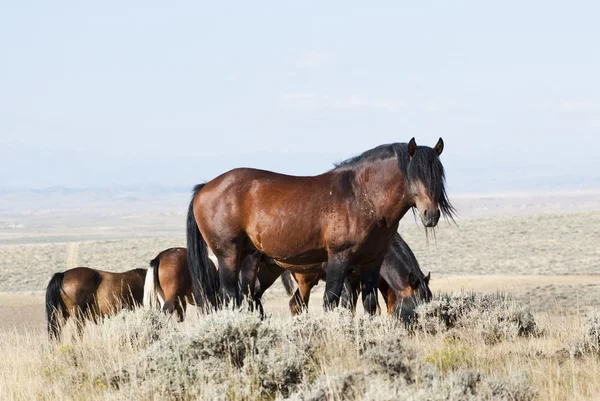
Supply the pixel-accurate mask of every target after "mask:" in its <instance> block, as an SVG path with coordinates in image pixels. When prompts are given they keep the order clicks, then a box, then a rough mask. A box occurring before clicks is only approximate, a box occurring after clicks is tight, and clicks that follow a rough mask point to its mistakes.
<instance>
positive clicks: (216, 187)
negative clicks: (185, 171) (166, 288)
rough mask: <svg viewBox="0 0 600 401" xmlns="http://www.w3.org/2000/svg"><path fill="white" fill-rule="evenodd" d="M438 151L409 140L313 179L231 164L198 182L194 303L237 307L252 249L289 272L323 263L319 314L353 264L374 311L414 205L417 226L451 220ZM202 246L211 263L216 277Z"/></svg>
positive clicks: (192, 218)
mask: <svg viewBox="0 0 600 401" xmlns="http://www.w3.org/2000/svg"><path fill="white" fill-rule="evenodd" d="M443 148H444V143H443V141H442V139H441V138H440V139H439V141H438V143H437V144H436V145H435V147H433V148H430V147H427V146H417V144H416V142H415V140H414V138H412V139H411V140H410V141H409V143H393V144H388V145H381V146H378V147H376V148H374V149H371V150H368V151H366V152H364V153H362V154H361V155H359V156H356V157H354V158H351V159H348V160H346V161H344V162H342V163H340V164H338V165H337V166H336V167H335V168H334V169H333V170H330V171H328V172H326V173H324V174H321V175H318V176H312V177H299V176H289V175H284V174H278V173H274V172H270V171H265V170H256V169H249V168H239V169H234V170H231V171H229V172H226V173H224V174H222V175H220V176H218V177H217V178H215V179H213V180H211V181H209V182H208V183H206V184H201V185H197V186H196V187H195V188H194V193H193V196H192V199H191V201H190V206H189V209H188V217H187V242H188V247H187V248H188V265H189V269H190V274H191V277H192V282H193V283H194V297H195V299H196V302H198V303H199V305H200V306H202V307H203V308H204V309H210V308H214V307H218V306H219V304H220V303H223V304H227V303H229V302H230V301H233V302H234V304H236V305H239V304H240V302H241V297H242V294H243V293H249V292H251V291H250V289H253V288H254V285H255V281H254V278H255V277H256V270H257V267H255V269H254V271H251V272H250V273H249V274H250V275H249V277H250V280H249V281H248V284H247V288H242V291H240V290H239V286H238V278H239V271H240V264H241V261H242V260H244V258H245V256H246V255H247V254H248V252H252V251H255V250H258V251H259V252H260V253H261V254H264V255H266V256H267V257H269V258H270V259H271V260H273V261H274V262H275V263H276V264H277V265H279V266H280V267H281V268H283V269H291V270H292V271H293V272H295V273H316V272H318V270H316V271H314V270H311V269H308V270H307V269H306V266H314V265H320V264H322V263H324V262H326V263H327V264H326V273H327V278H326V285H325V295H324V299H323V301H324V302H323V303H324V305H323V306H324V309H325V310H330V309H332V308H334V307H337V305H338V303H339V300H340V296H341V293H342V287H343V285H344V281H345V279H346V276H347V274H348V272H349V270H350V267H351V266H357V274H358V275H359V276H360V282H361V285H362V298H363V306H364V308H365V311H366V312H367V313H369V314H374V313H376V310H377V287H378V281H379V270H380V267H381V264H382V263H383V260H384V257H385V255H386V254H387V251H388V249H389V247H390V246H391V243H392V239H393V237H394V234H395V233H396V232H397V230H398V223H399V221H400V219H401V218H402V217H403V216H404V215H405V214H406V212H407V211H408V210H410V209H411V208H412V207H416V208H417V210H418V212H419V214H420V216H421V221H422V222H423V225H424V226H425V227H435V226H436V225H437V223H438V220H439V218H440V212H441V213H442V214H444V215H445V216H447V217H448V216H450V217H451V216H452V213H453V207H452V205H451V204H450V202H449V201H448V199H447V196H446V190H445V187H444V186H445V178H444V168H443V166H442V163H441V162H440V159H439V155H440V154H441V153H442V150H443ZM208 247H209V248H210V249H211V250H212V251H213V252H214V254H215V255H216V257H217V260H218V265H219V270H218V276H219V277H218V279H217V277H216V275H215V274H214V273H213V272H212V270H211V269H210V265H209V263H208ZM319 269H320V267H319ZM196 283H197V285H196ZM219 284H220V285H219Z"/></svg>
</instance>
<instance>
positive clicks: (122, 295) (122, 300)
mask: <svg viewBox="0 0 600 401" xmlns="http://www.w3.org/2000/svg"><path fill="white" fill-rule="evenodd" d="M145 277H146V269H134V270H129V271H126V272H124V273H111V272H105V271H102V270H96V269H90V268H89V267H75V268H73V269H69V270H67V271H65V272H61V273H55V274H54V275H53V276H52V278H51V279H50V282H49V283H48V288H47V289H46V320H47V322H48V335H49V336H50V339H53V338H55V339H58V338H60V332H61V330H62V325H63V321H64V320H66V319H68V318H69V317H73V318H75V319H76V322H77V328H78V331H79V333H80V334H81V332H82V329H83V321H84V319H86V318H87V319H91V320H93V321H95V322H97V321H98V318H99V317H101V316H109V315H112V314H114V313H115V312H118V311H120V310H121V309H124V308H127V309H133V308H134V307H136V306H139V305H141V304H142V299H143V295H144V279H145Z"/></svg>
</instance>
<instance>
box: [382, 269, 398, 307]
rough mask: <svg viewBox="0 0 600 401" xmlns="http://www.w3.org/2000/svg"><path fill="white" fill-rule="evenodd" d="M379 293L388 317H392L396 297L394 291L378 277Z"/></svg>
mask: <svg viewBox="0 0 600 401" xmlns="http://www.w3.org/2000/svg"><path fill="white" fill-rule="evenodd" d="M379 292H381V296H382V297H383V302H384V303H385V304H386V306H387V313H388V315H392V314H393V313H394V304H395V303H396V295H395V294H394V290H392V288H390V286H389V284H388V283H387V281H385V280H384V279H383V277H381V276H380V277H379Z"/></svg>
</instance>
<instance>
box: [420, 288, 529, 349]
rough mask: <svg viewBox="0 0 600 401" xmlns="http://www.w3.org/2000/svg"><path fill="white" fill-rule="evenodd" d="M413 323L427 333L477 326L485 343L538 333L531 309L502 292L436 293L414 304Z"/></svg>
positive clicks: (475, 327)
mask: <svg viewBox="0 0 600 401" xmlns="http://www.w3.org/2000/svg"><path fill="white" fill-rule="evenodd" d="M417 315H418V322H417V323H416V327H418V328H419V329H421V330H424V331H426V332H428V333H432V334H435V333H438V332H445V331H448V330H452V331H453V333H456V334H457V335H460V332H461V331H464V330H465V329H477V331H479V333H480V334H481V336H482V338H483V339H484V340H485V342H486V343H487V344H495V343H497V342H500V341H503V340H507V339H515V338H517V337H519V336H532V335H537V334H540V333H539V330H538V328H537V326H536V323H535V319H534V317H533V314H532V313H531V311H530V310H529V309H528V308H527V307H525V306H523V305H520V304H519V303H517V302H516V301H514V300H512V299H511V298H510V296H508V295H506V294H502V293H497V294H479V293H466V292H456V293H451V294H440V295H437V296H435V297H434V299H433V300H431V302H429V303H426V304H421V305H419V306H418V308H417Z"/></svg>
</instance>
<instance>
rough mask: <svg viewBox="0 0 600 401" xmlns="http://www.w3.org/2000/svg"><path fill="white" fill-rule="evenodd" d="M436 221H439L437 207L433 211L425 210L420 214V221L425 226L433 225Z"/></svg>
mask: <svg viewBox="0 0 600 401" xmlns="http://www.w3.org/2000/svg"><path fill="white" fill-rule="evenodd" d="M438 221H440V210H439V209H436V210H435V212H430V211H428V210H425V211H424V212H423V214H421V222H422V223H423V225H424V226H425V227H435V226H436V225H437V223H438Z"/></svg>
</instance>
